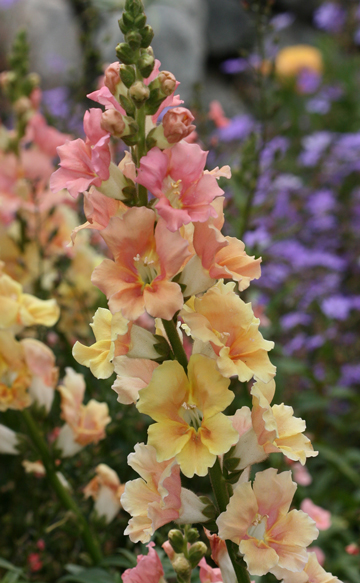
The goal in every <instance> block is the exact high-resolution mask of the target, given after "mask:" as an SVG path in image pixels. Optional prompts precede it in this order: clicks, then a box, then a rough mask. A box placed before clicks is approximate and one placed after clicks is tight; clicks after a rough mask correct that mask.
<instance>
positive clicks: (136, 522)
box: [121, 443, 207, 543]
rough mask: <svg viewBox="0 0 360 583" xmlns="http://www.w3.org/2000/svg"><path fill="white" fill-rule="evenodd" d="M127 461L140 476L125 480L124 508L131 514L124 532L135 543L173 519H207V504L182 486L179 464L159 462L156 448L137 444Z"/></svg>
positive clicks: (181, 521) (173, 461) (203, 520)
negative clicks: (204, 511) (203, 512)
mask: <svg viewBox="0 0 360 583" xmlns="http://www.w3.org/2000/svg"><path fill="white" fill-rule="evenodd" d="M128 464H129V466H131V467H132V468H133V469H134V470H135V471H136V472H137V473H138V474H139V475H140V476H141V477H140V478H137V479H136V480H132V481H129V482H127V483H126V485H125V492H124V494H123V495H122V497H121V503H122V505H123V508H124V509H125V510H126V511H127V512H129V514H131V516H132V518H131V519H130V521H129V524H128V526H127V528H126V530H125V534H128V535H129V537H130V539H131V540H132V541H133V542H138V541H141V542H142V543H145V542H148V541H149V540H150V538H151V536H152V535H153V534H154V532H155V531H156V530H157V529H158V528H160V527H161V526H163V525H164V524H167V523H168V522H171V521H173V520H174V521H176V522H177V523H178V524H188V523H190V522H206V520H207V518H206V517H205V516H204V515H203V514H202V510H203V509H204V508H205V504H203V503H202V502H201V500H200V498H198V496H196V494H194V492H192V491H191V490H187V489H186V488H182V487H181V480H180V467H179V465H178V464H177V463H176V462H175V460H174V459H173V458H172V459H170V460H167V461H165V462H158V461H157V459H156V449H155V448H154V447H152V446H151V445H144V444H143V443H138V444H137V445H135V453H131V454H130V455H129V456H128Z"/></svg>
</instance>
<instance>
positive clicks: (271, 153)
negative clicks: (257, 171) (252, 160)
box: [260, 136, 289, 170]
mask: <svg viewBox="0 0 360 583" xmlns="http://www.w3.org/2000/svg"><path fill="white" fill-rule="evenodd" d="M288 147H289V140H288V139H287V138H284V137H282V136H276V137H275V138H273V139H272V140H270V142H268V143H267V144H266V146H265V147H264V149H263V150H262V152H261V157H260V164H261V168H262V169H263V170H265V169H266V168H269V166H272V164H273V162H274V160H275V157H281V156H283V155H284V154H285V152H286V150H287V149H288Z"/></svg>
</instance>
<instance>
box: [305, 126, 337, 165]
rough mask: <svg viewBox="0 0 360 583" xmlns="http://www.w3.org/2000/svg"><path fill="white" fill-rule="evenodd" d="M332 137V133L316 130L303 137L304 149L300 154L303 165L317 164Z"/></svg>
mask: <svg viewBox="0 0 360 583" xmlns="http://www.w3.org/2000/svg"><path fill="white" fill-rule="evenodd" d="M332 139H333V136H332V134H331V133H330V132H326V131H322V132H315V133H313V134H311V135H310V136H306V137H305V138H303V140H302V145H303V148H304V151H303V152H301V154H300V156H299V163H300V164H302V165H303V166H316V164H317V163H318V161H319V160H320V158H321V156H322V155H323V154H324V152H325V150H326V149H327V148H328V147H329V146H330V144H331V142H332Z"/></svg>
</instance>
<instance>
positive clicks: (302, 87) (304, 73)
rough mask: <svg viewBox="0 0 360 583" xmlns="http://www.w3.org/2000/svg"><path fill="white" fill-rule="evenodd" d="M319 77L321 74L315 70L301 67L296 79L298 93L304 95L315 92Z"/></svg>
mask: <svg viewBox="0 0 360 583" xmlns="http://www.w3.org/2000/svg"><path fill="white" fill-rule="evenodd" d="M321 79H322V77H321V75H320V74H319V73H317V72H316V71H312V70H311V69H301V71H300V73H299V74H298V76H297V80H296V85H297V89H298V91H299V92H300V93H303V94H306V95H307V94H310V93H315V91H317V90H318V89H319V86H320V83H321Z"/></svg>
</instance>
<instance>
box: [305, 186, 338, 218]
mask: <svg viewBox="0 0 360 583" xmlns="http://www.w3.org/2000/svg"><path fill="white" fill-rule="evenodd" d="M306 208H307V209H308V211H309V212H311V213H312V214H314V215H321V214H324V213H328V212H329V211H332V210H334V208H335V199H334V193H333V192H332V191H331V190H326V189H325V190H318V191H317V192H314V193H313V194H311V195H310V197H309V198H308V201H307V203H306Z"/></svg>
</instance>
